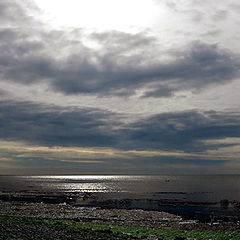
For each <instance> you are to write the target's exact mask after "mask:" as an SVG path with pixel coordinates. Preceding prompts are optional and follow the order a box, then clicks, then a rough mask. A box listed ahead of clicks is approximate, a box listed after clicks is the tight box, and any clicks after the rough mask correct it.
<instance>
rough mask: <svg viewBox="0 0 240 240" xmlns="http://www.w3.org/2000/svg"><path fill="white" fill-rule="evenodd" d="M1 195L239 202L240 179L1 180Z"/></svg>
mask: <svg viewBox="0 0 240 240" xmlns="http://www.w3.org/2000/svg"><path fill="white" fill-rule="evenodd" d="M0 191H36V192H97V193H99V194H103V195H105V196H109V195H111V196H115V197H117V196H118V197H128V198H140V199H141V198H149V199H171V198H173V199H183V200H191V201H210V202H212V201H220V200H221V199H229V200H236V201H240V175H214V176H159V175H158V176H157V175H152V176H149V175H147V176H144V175H141V176H129V175H121V176H116V175H114V176H96V175H92V176H83V175H81V176H0Z"/></svg>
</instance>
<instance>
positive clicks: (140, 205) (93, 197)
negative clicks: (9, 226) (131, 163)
mask: <svg viewBox="0 0 240 240" xmlns="http://www.w3.org/2000/svg"><path fill="white" fill-rule="evenodd" d="M179 194H181V192H180V193H179ZM0 201H2V203H3V202H6V203H7V202H8V203H13V205H14V204H20V205H21V204H23V205H24V204H25V205H26V204H50V205H53V206H54V205H59V206H60V205H67V206H71V207H75V208H79V207H80V208H81V207H89V208H98V209H105V210H111V209H119V210H121V209H122V210H144V211H156V212H167V213H169V214H172V215H178V216H181V217H182V218H183V219H185V220H198V221H200V222H210V221H212V218H214V220H215V221H219V222H238V221H240V210H239V203H238V202H231V201H228V200H222V201H221V202H202V201H189V200H179V199H158V200H156V199H149V198H142V199H138V198H117V197H111V196H109V195H104V194H102V195H101V193H93V192H85V193H83V192H40V191H37V192H36V191H27V192H26V191H21V192H16V191H15V192H13V191H12V192H7V191H6V192H4V191H2V192H0Z"/></svg>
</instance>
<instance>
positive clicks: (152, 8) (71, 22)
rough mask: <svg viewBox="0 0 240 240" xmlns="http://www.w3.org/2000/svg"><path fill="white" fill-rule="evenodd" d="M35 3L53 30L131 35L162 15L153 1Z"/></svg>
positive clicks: (60, 0)
mask: <svg viewBox="0 0 240 240" xmlns="http://www.w3.org/2000/svg"><path fill="white" fill-rule="evenodd" d="M35 2H36V4H37V5H38V7H39V8H40V9H42V10H43V12H44V14H46V16H47V19H48V21H49V23H51V25H52V26H53V27H74V28H91V29H95V30H98V31H107V30H118V31H129V30H131V29H136V28H137V29H142V28H147V27H151V26H152V25H153V24H154V23H155V21H157V18H158V16H159V15H161V14H163V13H161V10H160V9H159V8H158V7H157V5H156V4H155V3H154V1H153V0H114V1H113V0H101V1H100V0H85V1H83V0H50V1H49V0H35ZM50 19H51V21H50Z"/></svg>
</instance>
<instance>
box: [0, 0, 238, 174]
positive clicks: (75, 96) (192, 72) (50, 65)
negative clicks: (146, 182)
mask: <svg viewBox="0 0 240 240" xmlns="http://www.w3.org/2000/svg"><path fill="white" fill-rule="evenodd" d="M239 14H240V3H239V1H237V0H228V1H217V0H210V1H209V0H195V1H190V0H116V1H112V0H101V1H99V0H88V1H79V0H51V1H49V0H1V1H0V174H238V173H239V171H240V95H239V92H240V71H239V70H240V45H239V40H240V30H239V24H240V18H239Z"/></svg>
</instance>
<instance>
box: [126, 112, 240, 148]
mask: <svg viewBox="0 0 240 240" xmlns="http://www.w3.org/2000/svg"><path fill="white" fill-rule="evenodd" d="M239 121H240V115H239V114H233V113H232V114H231V113H229V114H225V113H217V112H205V113H204V114H201V113H198V112H182V113H163V114H159V115H155V116H153V117H150V118H147V119H145V120H142V121H139V122H136V123H134V124H131V125H130V126H128V130H126V131H127V134H128V135H129V136H128V138H129V142H130V143H132V144H133V146H135V147H136V148H138V149H142V148H145V149H162V150H170V151H171V150H180V151H181V150H183V151H187V152H201V151H205V150H207V149H212V148H214V149H217V148H219V147H222V146H226V145H228V144H215V145H208V144H206V143H204V140H211V139H212V140H214V139H224V138H227V137H240V124H239ZM129 146H131V144H130V145H129Z"/></svg>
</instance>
